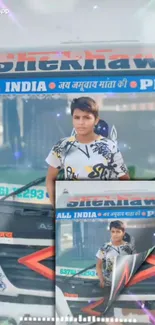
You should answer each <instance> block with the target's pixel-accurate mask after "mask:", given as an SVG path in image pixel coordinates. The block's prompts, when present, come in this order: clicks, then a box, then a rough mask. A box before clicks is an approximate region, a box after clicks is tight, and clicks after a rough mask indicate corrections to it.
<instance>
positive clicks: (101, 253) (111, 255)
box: [96, 242, 136, 284]
mask: <svg viewBox="0 0 155 325" xmlns="http://www.w3.org/2000/svg"><path fill="white" fill-rule="evenodd" d="M132 254H136V251H135V248H134V247H133V246H132V245H131V244H129V243H127V242H124V244H123V245H120V246H114V245H112V243H111V242H110V243H106V244H105V245H103V246H102V247H101V248H100V249H99V250H98V252H97V254H96V257H97V258H99V259H100V260H102V261H103V274H104V278H105V283H106V284H109V283H111V279H112V270H113V263H114V259H115V258H116V256H119V255H132Z"/></svg>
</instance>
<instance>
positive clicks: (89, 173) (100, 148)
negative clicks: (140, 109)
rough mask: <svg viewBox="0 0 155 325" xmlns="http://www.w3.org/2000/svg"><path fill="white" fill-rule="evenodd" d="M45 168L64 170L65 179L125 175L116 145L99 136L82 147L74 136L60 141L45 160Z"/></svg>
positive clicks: (113, 177) (114, 177) (125, 169)
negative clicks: (47, 166) (46, 166)
mask: <svg viewBox="0 0 155 325" xmlns="http://www.w3.org/2000/svg"><path fill="white" fill-rule="evenodd" d="M46 162H47V163H48V165H50V166H52V167H55V168H58V169H64V173H65V179H72V180H73V179H74V180H75V179H102V180H109V179H118V178H120V177H121V176H124V175H125V174H126V173H127V172H128V171H127V167H126V165H125V164H124V161H123V158H122V155H121V153H120V151H119V149H118V147H117V144H116V143H115V142H113V141H112V140H110V139H107V138H103V137H102V136H99V137H98V138H97V140H95V141H93V142H91V143H89V144H83V143H80V142H78V141H77V140H76V138H75V136H72V137H69V138H65V139H62V140H60V141H59V142H58V143H57V144H56V145H55V146H54V147H53V148H52V150H51V151H50V153H49V155H48V157H47V158H46Z"/></svg>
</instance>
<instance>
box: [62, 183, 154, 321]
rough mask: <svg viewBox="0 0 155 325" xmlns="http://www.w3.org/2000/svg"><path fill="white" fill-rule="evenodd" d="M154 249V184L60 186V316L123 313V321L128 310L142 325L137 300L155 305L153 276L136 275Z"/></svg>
mask: <svg viewBox="0 0 155 325" xmlns="http://www.w3.org/2000/svg"><path fill="white" fill-rule="evenodd" d="M154 246H155V182H149V181H136V182H131V181H128V182H121V181H118V182H114V181H111V182H100V181H92V182H90V181H78V182H69V181H65V182H61V181H57V183H56V310H57V313H58V315H59V316H63V317H65V316H67V315H70V316H72V317H74V318H76V317H78V315H82V317H89V316H97V315H98V316H100V317H103V316H104V315H106V316H109V317H117V316H118V310H119V318H120V317H123V311H124V310H126V309H127V310H128V312H129V313H130V312H131V310H132V313H133V312H134V313H135V314H136V315H137V322H138V318H139V319H141V308H140V307H139V306H138V305H137V304H136V299H138V300H140V301H144V302H145V303H146V301H147V302H149V303H150V306H151V303H152V299H154V301H155V295H154V297H152V288H153V286H154V285H155V276H154V275H153V274H152V273H151V272H150V273H149V276H147V272H144V273H145V274H143V276H140V277H139V276H138V275H137V274H138V273H137V272H138V270H139V268H140V267H142V268H143V265H144V263H145V269H147V267H149V266H147V258H148V256H149V254H151V253H152V252H153V249H154ZM151 256H152V255H151ZM136 276H137V278H135V277H136ZM148 281H149V284H148ZM128 284H129V288H128ZM147 284H148V285H147ZM130 287H131V288H130ZM123 290H125V293H123ZM150 295H151V302H150ZM60 301H61V303H60ZM145 316H146V315H145ZM88 323H89V322H88Z"/></svg>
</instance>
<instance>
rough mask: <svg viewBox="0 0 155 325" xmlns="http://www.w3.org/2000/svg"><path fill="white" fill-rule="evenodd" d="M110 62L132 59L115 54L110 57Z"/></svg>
mask: <svg viewBox="0 0 155 325" xmlns="http://www.w3.org/2000/svg"><path fill="white" fill-rule="evenodd" d="M109 59H110V60H124V59H130V57H129V55H126V54H115V55H112V56H110V57H109Z"/></svg>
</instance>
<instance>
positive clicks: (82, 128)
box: [73, 108, 98, 135]
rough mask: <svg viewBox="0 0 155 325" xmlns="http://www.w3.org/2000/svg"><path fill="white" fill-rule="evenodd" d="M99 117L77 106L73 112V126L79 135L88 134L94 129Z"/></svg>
mask: <svg viewBox="0 0 155 325" xmlns="http://www.w3.org/2000/svg"><path fill="white" fill-rule="evenodd" d="M97 123H98V119H95V117H94V115H93V114H92V113H88V112H83V111H81V110H80V109H78V108H76V109H75V110H74V113H73V126H74V128H75V130H76V132H77V134H78V135H88V134H90V133H92V132H93V131H94V127H95V125H96V124H97Z"/></svg>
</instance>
